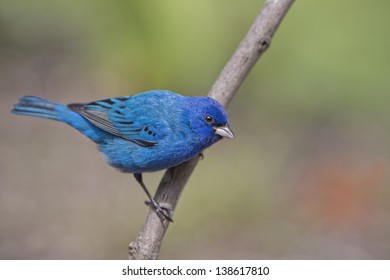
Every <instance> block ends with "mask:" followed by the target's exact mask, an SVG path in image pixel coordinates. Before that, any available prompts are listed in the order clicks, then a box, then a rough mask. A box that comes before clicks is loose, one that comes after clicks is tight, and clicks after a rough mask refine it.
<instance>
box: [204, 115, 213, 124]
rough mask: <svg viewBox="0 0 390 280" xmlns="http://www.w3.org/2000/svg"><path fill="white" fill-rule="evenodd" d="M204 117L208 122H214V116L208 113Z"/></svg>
mask: <svg viewBox="0 0 390 280" xmlns="http://www.w3.org/2000/svg"><path fill="white" fill-rule="evenodd" d="M204 119H205V120H206V122H208V123H212V122H214V118H213V117H212V116H210V115H206V116H205V117H204Z"/></svg>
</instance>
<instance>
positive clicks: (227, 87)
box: [129, 0, 294, 260]
mask: <svg viewBox="0 0 390 280" xmlns="http://www.w3.org/2000/svg"><path fill="white" fill-rule="evenodd" d="M293 2H294V0H267V1H266V2H265V4H264V6H263V8H262V9H261V11H260V13H259V15H258V16H257V18H256V20H255V22H254V23H253V24H252V26H251V28H250V29H249V31H248V33H247V34H246V36H245V37H244V39H243V40H242V41H241V43H240V45H239V46H238V48H237V50H236V51H235V52H234V54H233V56H232V57H231V58H230V60H229V61H228V63H227V64H226V66H225V67H224V68H223V70H222V72H221V73H220V75H219V76H218V78H217V80H216V81H215V83H214V85H213V86H212V88H211V89H210V91H209V93H208V96H210V97H212V98H214V99H216V100H218V101H219V102H220V103H221V104H222V105H224V106H225V107H227V106H228V105H229V103H230V101H231V100H232V99H233V96H234V94H235V93H236V91H237V89H238V88H239V87H240V85H241V84H242V83H243V81H244V80H245V78H246V76H247V75H248V73H249V72H250V70H251V69H252V67H253V65H255V63H256V61H257V60H258V58H259V57H260V56H261V55H262V54H263V53H264V52H265V50H266V49H267V48H268V47H269V45H270V43H271V39H272V37H273V35H274V33H275V31H276V29H277V28H278V26H279V24H280V22H281V21H282V19H283V17H284V16H285V14H286V13H287V11H288V10H289V8H290V6H291V5H292V3H293ZM198 160H199V157H195V158H193V159H192V160H190V161H187V162H185V163H182V164H180V165H179V166H176V167H172V168H169V169H168V170H167V171H166V173H165V174H164V176H163V178H162V180H161V182H160V185H159V186H158V189H157V192H156V195H155V200H156V201H157V202H158V203H160V205H161V206H163V207H165V208H167V209H171V211H172V214H173V212H174V210H175V208H176V205H177V202H178V200H179V197H180V194H181V192H182V191H183V189H184V186H185V184H186V183H187V181H188V179H189V178H190V176H191V174H192V171H193V170H194V169H195V167H196V164H197V163H198ZM168 226H169V222H168V221H166V220H165V221H162V220H161V219H160V218H159V217H158V216H157V214H156V213H155V212H154V211H153V210H150V211H149V213H148V215H147V217H146V220H145V222H144V224H143V225H142V227H141V229H140V231H139V233H138V235H137V239H136V240H135V241H133V242H131V243H130V244H129V259H132V260H135V259H157V256H158V252H159V250H160V246H161V243H162V240H163V238H164V235H165V232H166V230H167V228H168Z"/></svg>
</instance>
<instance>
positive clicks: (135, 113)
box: [68, 97, 165, 147]
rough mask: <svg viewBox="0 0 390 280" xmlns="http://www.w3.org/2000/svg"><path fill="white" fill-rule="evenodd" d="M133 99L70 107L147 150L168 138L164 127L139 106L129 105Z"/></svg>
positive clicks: (106, 129)
mask: <svg viewBox="0 0 390 280" xmlns="http://www.w3.org/2000/svg"><path fill="white" fill-rule="evenodd" d="M129 98H130V97H120V98H109V99H104V100H100V101H95V102H91V103H87V104H70V105H68V107H69V108H70V109H71V110H73V111H75V112H77V113H79V114H80V115H82V116H83V117H85V118H86V119H87V120H88V121H90V122H91V123H92V124H94V125H95V126H97V127H98V128H100V129H102V130H104V131H106V132H108V133H110V134H112V135H115V136H117V137H121V138H123V139H125V140H128V141H131V142H133V143H136V144H138V145H140V146H143V147H151V146H155V145H156V144H157V143H158V140H160V139H161V138H162V137H163V136H164V134H165V133H164V127H163V126H164V124H163V123H162V122H160V121H159V120H156V119H150V118H148V116H147V114H145V110H140V106H138V105H139V104H134V105H135V106H134V108H131V107H133V106H131V105H130V106H129V104H128V102H126V101H128V100H129Z"/></svg>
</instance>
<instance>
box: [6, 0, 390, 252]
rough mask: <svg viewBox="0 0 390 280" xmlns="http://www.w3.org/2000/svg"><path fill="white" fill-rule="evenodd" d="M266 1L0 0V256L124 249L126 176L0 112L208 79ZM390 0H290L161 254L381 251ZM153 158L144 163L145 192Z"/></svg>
mask: <svg viewBox="0 0 390 280" xmlns="http://www.w3.org/2000/svg"><path fill="white" fill-rule="evenodd" d="M263 2H264V1H255V0H247V1H223V0H212V1H209V0H200V1H180V0H166V1H159V0H148V1H141V0H136V1H126V0H114V1H101V0H98V1H87V0H77V1H74V0H71V1H49V0H38V1H27V0H21V1H12V0H1V1H0V100H1V102H0V106H1V108H0V114H1V115H0V135H1V136H0V155H1V157H0V258H1V259H126V258H127V246H128V243H129V242H130V241H132V240H134V239H135V237H136V234H137V232H138V230H139V228H140V226H141V225H142V223H143V220H144V218H145V216H146V214H147V211H148V208H147V207H146V206H145V205H144V203H143V201H144V200H145V199H146V196H145V194H144V193H143V191H142V190H141V188H140V187H139V186H138V185H137V183H136V182H135V180H134V179H133V177H132V175H129V174H123V173H120V172H117V171H116V170H114V169H113V168H112V167H110V166H108V165H107V164H106V163H105V162H104V160H103V157H102V156H101V155H100V154H99V153H98V152H97V150H96V147H95V145H94V143H92V142H91V141H90V140H89V139H87V138H86V137H84V136H83V135H81V134H80V133H79V132H77V131H76V130H74V129H72V128H70V127H68V126H66V125H64V124H61V123H57V122H53V121H49V120H42V119H36V118H27V117H20V116H14V115H11V114H10V113H9V111H10V110H11V108H12V105H13V104H14V103H15V102H16V101H17V99H18V98H19V97H20V96H22V95H26V94H30V95H38V96H41V97H44V98H48V99H51V100H53V101H57V102H61V103H71V102H88V101H93V100H96V99H102V98H107V97H115V96H122V95H131V94H135V93H138V92H142V91H146V90H150V89H169V90H173V91H176V92H180V93H182V94H186V95H205V94H207V92H208V90H209V88H210V87H211V85H212V84H213V81H214V80H215V79H216V77H217V76H218V74H219V72H220V70H221V69H222V67H223V66H224V65H225V63H226V62H227V60H228V59H229V57H230V56H231V54H232V53H233V51H234V50H235V48H236V47H237V45H238V43H239V42H240V40H241V39H242V38H243V36H244V34H245V33H246V32H247V30H248V28H249V26H250V25H251V23H252V22H253V20H254V18H255V17H256V15H257V14H258V12H259V10H260V8H261V6H262V5H263ZM389 11H390V2H389V1H384V0H383V1H381V0H378V1H375V2H370V1H356V0H344V1H342V2H340V1H339V0H328V1H310V0H301V1H296V3H295V4H294V5H293V7H292V9H291V10H290V12H289V13H288V15H287V17H286V18H285V20H284V21H283V22H282V24H281V26H280V28H279V30H278V32H277V33H276V36H275V38H274V40H273V41H272V44H271V47H270V49H269V50H268V51H267V52H266V53H265V54H264V55H263V57H262V58H261V59H260V61H259V62H258V63H257V65H256V66H255V68H254V69H253V71H252V72H251V74H250V76H249V77H248V79H247V80H246V81H245V83H244V85H243V86H242V87H241V88H240V90H239V92H238V94H237V95H236V97H235V98H234V100H233V101H232V102H231V104H230V107H229V108H228V112H229V115H230V123H231V127H232V129H233V130H234V132H235V134H236V139H234V140H233V141H228V140H225V141H221V142H220V143H218V144H217V145H215V146H213V147H212V148H210V149H209V150H207V151H206V152H205V158H204V160H202V161H200V164H199V165H198V167H197V169H196V170H195V172H194V174H193V176H192V177H191V179H190V181H189V183H188V185H187V186H186V189H185V190H184V192H183V194H182V197H181V200H180V202H179V205H178V207H177V209H176V213H175V215H174V220H175V222H174V223H173V224H172V225H171V226H170V228H169V230H168V232H167V234H166V237H165V240H164V243H163V246H162V248H161V253H160V258H161V259H389V258H390V218H389V213H390V188H389V171H390V110H389V109H390V104H389V103H390V95H389V90H390V68H389V65H390V55H389V49H390V37H389V36H388V33H389V29H388V28H389V26H390V17H389ZM162 174H163V173H162V172H159V173H155V174H146V175H145V176H144V178H145V182H146V184H147V185H148V186H149V188H150V189H151V190H153V192H154V190H155V186H156V185H157V184H158V182H159V180H160V178H161V176H162Z"/></svg>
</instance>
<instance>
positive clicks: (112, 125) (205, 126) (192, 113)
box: [12, 90, 234, 220]
mask: <svg viewBox="0 0 390 280" xmlns="http://www.w3.org/2000/svg"><path fill="white" fill-rule="evenodd" d="M12 113H14V114H18V115H27V116H35V117H41V118H47V119H52V120H57V121H61V122H64V123H67V124H69V125H70V126H72V127H74V128H76V129H77V130H79V131H80V132H81V133H83V134H84V135H86V136H87V137H89V138H90V139H91V140H92V141H94V142H95V143H97V144H98V147H99V150H100V151H101V152H102V153H103V154H104V156H105V158H106V160H107V162H108V163H109V164H110V165H112V166H114V167H116V168H118V169H120V170H121V171H124V172H129V173H134V175H135V178H136V179H137V181H138V182H139V183H140V184H141V186H142V187H143V188H144V190H145V191H146V193H147V195H148V197H149V199H150V204H151V205H152V206H153V207H154V208H155V209H156V211H157V213H159V214H161V216H163V217H165V218H167V219H168V220H171V219H170V216H169V215H167V214H165V213H164V212H163V211H162V209H161V207H160V206H159V205H158V204H157V203H156V202H155V201H154V200H153V198H152V197H151V195H150V193H149V192H148V191H147V189H146V187H145V185H144V184H143V182H142V176H141V174H142V173H144V172H153V171H158V170H162V169H166V168H169V167H172V166H176V165H178V164H180V163H182V162H184V161H187V160H189V159H191V158H192V157H194V156H196V155H197V154H199V153H201V152H202V151H203V150H204V149H206V148H207V147H209V146H211V145H212V144H214V143H215V142H217V141H218V140H220V139H221V138H223V137H226V138H234V136H233V133H232V131H231V130H230V128H229V124H228V117H227V114H226V112H225V110H224V109H223V107H222V106H221V105H220V104H219V103H218V102H217V101H215V100H214V99H212V98H209V97H200V96H191V97H186V96H182V95H179V94H177V93H174V92H170V91H163V90H153V91H148V92H144V93H140V94H137V95H134V96H124V97H118V98H108V99H104V100H99V101H94V102H91V103H87V104H69V105H67V106H66V105H62V104H57V103H53V102H51V101H48V100H45V99H42V98H40V97H34V96H24V97H22V98H21V99H20V100H19V103H18V104H16V105H15V106H14V108H13V110H12Z"/></svg>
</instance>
